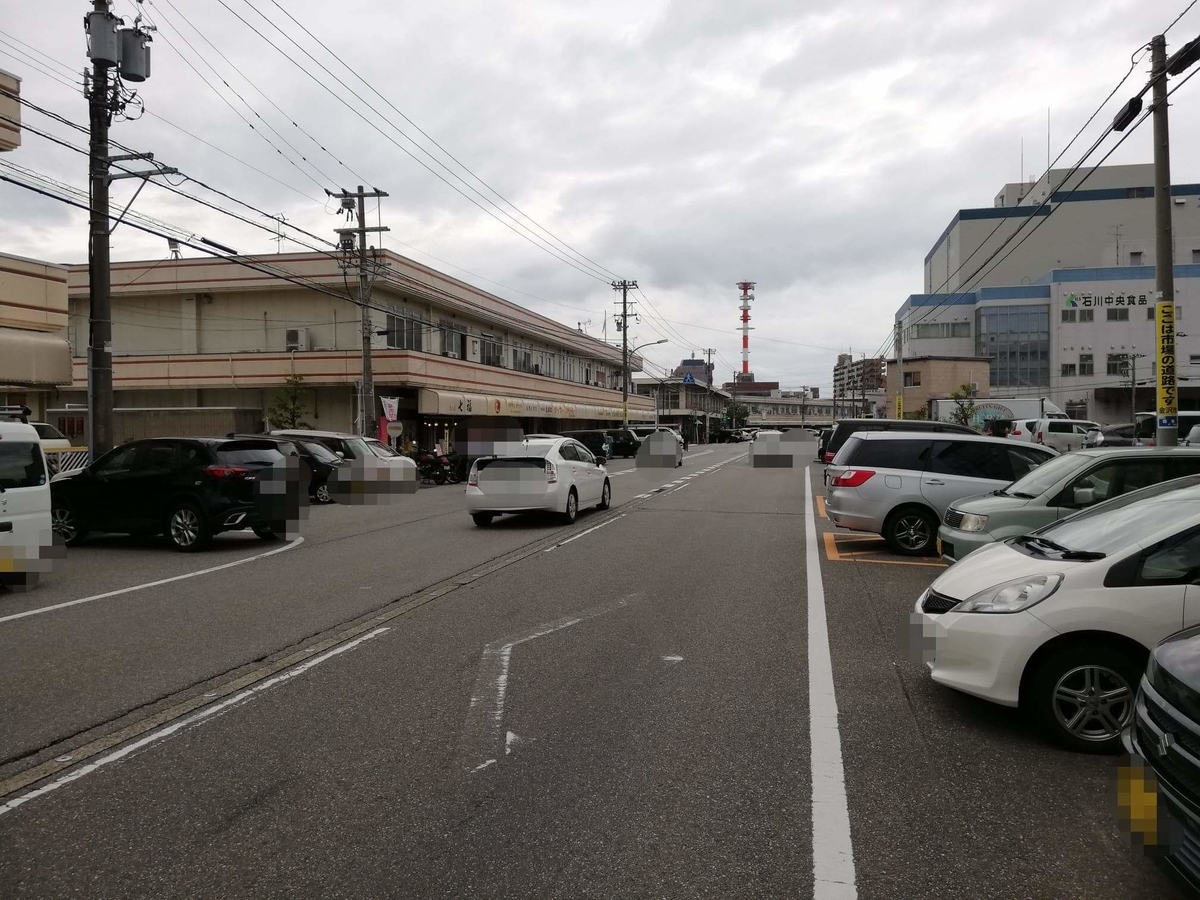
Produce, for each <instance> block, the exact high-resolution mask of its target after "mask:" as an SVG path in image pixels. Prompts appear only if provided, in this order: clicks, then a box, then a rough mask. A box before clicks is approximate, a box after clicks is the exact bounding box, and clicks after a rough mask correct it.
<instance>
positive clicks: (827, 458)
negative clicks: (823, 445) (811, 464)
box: [825, 450, 833, 463]
mask: <svg viewBox="0 0 1200 900" xmlns="http://www.w3.org/2000/svg"><path fill="white" fill-rule="evenodd" d="M825 462H827V463H831V462H833V454H832V453H830V452H829V451H828V450H826V451H825Z"/></svg>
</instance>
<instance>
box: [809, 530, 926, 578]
mask: <svg viewBox="0 0 1200 900" xmlns="http://www.w3.org/2000/svg"><path fill="white" fill-rule="evenodd" d="M823 538H824V543H825V557H826V558H827V559H829V560H830V561H831V562H864V563H879V564H881V565H885V566H925V567H927V568H934V569H945V568H946V564H945V563H944V562H942V561H941V560H929V561H924V560H909V559H877V558H874V557H872V556H869V555H868V554H873V553H882V552H887V551H885V550H879V549H873V550H858V551H853V550H843V549H839V548H838V544H839V543H842V544H854V543H858V542H861V541H878V540H879V538H878V537H877V536H875V535H873V534H838V533H836V532H833V531H827V532H825V534H824V536H823Z"/></svg>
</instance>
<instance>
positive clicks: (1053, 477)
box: [1004, 453, 1094, 497]
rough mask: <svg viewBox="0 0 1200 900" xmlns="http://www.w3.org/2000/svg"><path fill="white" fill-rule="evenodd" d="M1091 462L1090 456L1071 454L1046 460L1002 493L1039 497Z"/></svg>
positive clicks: (1014, 495)
mask: <svg viewBox="0 0 1200 900" xmlns="http://www.w3.org/2000/svg"><path fill="white" fill-rule="evenodd" d="M1092 462H1094V460H1093V459H1092V457H1090V456H1078V455H1076V454H1071V453H1066V454H1063V455H1062V456H1056V457H1054V458H1053V459H1048V460H1046V462H1044V463H1042V464H1041V465H1040V466H1038V467H1037V468H1035V469H1031V470H1030V471H1029V472H1028V473H1026V474H1025V475H1024V476H1023V477H1021V478H1018V479H1017V480H1016V481H1014V482H1013V483H1012V484H1010V485H1008V487H1006V488H1004V493H1006V494H1009V495H1010V496H1013V497H1040V496H1041V495H1042V494H1043V493H1045V492H1046V491H1048V490H1049V489H1050V488H1052V487H1054V485H1056V484H1058V482H1059V481H1061V480H1062V479H1064V478H1067V477H1068V476H1070V475H1071V473H1072V472H1076V471H1078V470H1079V469H1082V468H1083V467H1084V466H1087V465H1090V464H1091V463H1092Z"/></svg>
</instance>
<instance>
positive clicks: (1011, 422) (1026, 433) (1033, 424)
mask: <svg viewBox="0 0 1200 900" xmlns="http://www.w3.org/2000/svg"><path fill="white" fill-rule="evenodd" d="M1037 423H1038V420H1037V419H994V420H993V421H992V433H993V434H995V433H996V430H997V429H998V428H1003V427H1007V428H1008V434H1006V435H1005V437H1006V438H1009V439H1010V440H1014V441H1024V442H1025V443H1027V444H1032V443H1033V439H1034V438H1035V437H1036V436H1037ZM997 436H998V435H997Z"/></svg>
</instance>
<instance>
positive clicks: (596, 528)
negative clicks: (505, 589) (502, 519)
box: [542, 513, 628, 553]
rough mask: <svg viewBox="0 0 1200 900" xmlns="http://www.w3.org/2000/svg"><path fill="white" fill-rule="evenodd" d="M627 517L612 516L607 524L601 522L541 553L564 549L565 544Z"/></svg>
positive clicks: (624, 514)
mask: <svg viewBox="0 0 1200 900" xmlns="http://www.w3.org/2000/svg"><path fill="white" fill-rule="evenodd" d="M627 515H628V513H621V514H620V515H619V516H614V517H613V518H611V519H609V520H608V521H607V522H601V523H600V524H599V525H593V526H592V527H591V528H589V529H587V530H586V531H581V532H579V534H576V535H572V536H571V537H569V538H567V539H566V540H565V541H559V542H558V543H557V544H555V545H554V546H553V547H547V548H546V549H545V550H543V551H542V552H543V553H549V552H550V551H551V550H557V549H558V548H559V547H565V546H566V545H567V544H569V543H571V541H577V540H579V539H580V538H581V537H583V536H584V535H585V534H591V533H592V532H593V531H598V530H599V529H601V528H603V527H604V526H605V525H611V524H612V523H613V522H615V521H617V519H623V518H625V516H627Z"/></svg>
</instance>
